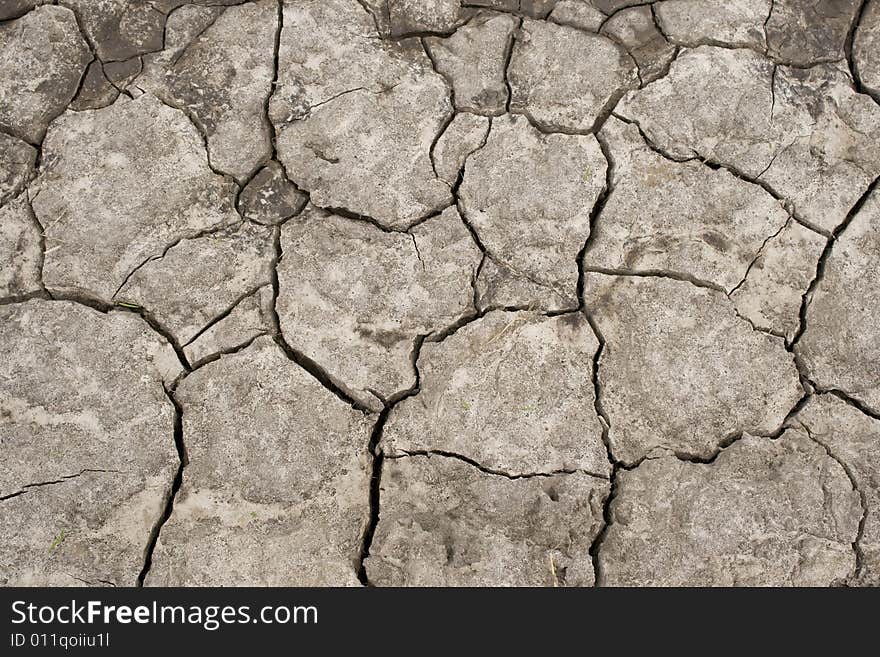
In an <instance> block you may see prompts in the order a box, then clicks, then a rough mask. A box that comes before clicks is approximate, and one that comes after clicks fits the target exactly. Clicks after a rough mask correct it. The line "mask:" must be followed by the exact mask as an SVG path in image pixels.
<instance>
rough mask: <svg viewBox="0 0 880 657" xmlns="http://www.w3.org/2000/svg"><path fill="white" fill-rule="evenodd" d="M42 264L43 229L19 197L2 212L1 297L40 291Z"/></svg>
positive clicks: (0, 228)
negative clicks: (41, 235) (41, 237)
mask: <svg viewBox="0 0 880 657" xmlns="http://www.w3.org/2000/svg"><path fill="white" fill-rule="evenodd" d="M42 264H43V250H42V242H41V239H40V228H39V226H37V224H36V222H35V221H34V218H33V215H32V214H31V209H30V207H29V206H28V203H27V199H25V198H21V197H19V198H17V199H15V200H14V201H11V202H9V203H8V204H7V205H5V206H3V207H2V208H0V297H13V296H21V295H24V294H28V293H29V292H36V291H37V290H39V289H40V288H41V287H42V285H41V282H40V271H41V268H42Z"/></svg>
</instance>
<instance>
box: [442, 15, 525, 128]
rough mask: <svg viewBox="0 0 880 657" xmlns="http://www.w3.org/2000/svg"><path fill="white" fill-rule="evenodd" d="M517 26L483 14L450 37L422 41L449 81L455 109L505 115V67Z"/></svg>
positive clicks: (506, 18) (502, 17) (506, 17)
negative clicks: (452, 90) (452, 91)
mask: <svg viewBox="0 0 880 657" xmlns="http://www.w3.org/2000/svg"><path fill="white" fill-rule="evenodd" d="M516 26H517V20H516V19H515V18H514V17H513V16H511V15H509V14H482V15H480V16H477V17H476V18H474V19H472V20H471V21H470V22H469V23H468V24H467V25H465V26H464V27H461V28H459V29H458V30H457V31H456V32H455V34H453V35H452V36H451V37H449V38H446V39H438V38H428V39H425V43H426V44H427V47H428V48H429V50H430V52H431V57H432V58H433V60H434V63H435V65H436V67H437V71H438V72H439V73H441V74H442V75H444V76H446V77H447V78H449V79H450V80H451V81H452V86H453V89H454V90H455V107H456V109H458V110H463V111H466V112H474V113H477V114H491V115H498V114H503V113H504V111H505V105H506V103H507V83H506V80H505V77H504V75H505V67H506V64H507V53H508V49H509V48H510V47H511V40H512V39H513V31H514V29H516Z"/></svg>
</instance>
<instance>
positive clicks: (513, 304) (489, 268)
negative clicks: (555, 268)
mask: <svg viewBox="0 0 880 657" xmlns="http://www.w3.org/2000/svg"><path fill="white" fill-rule="evenodd" d="M474 294H475V301H476V305H477V310H478V311H480V312H483V311H486V310H496V309H499V308H501V309H507V310H511V309H512V310H522V309H529V310H534V309H535V308H543V309H545V310H565V309H570V308H573V307H574V305H575V303H576V302H575V301H574V300H573V299H572V298H571V296H567V295H563V294H559V293H557V292H555V291H553V290H550V289H548V288H546V287H544V286H543V285H540V284H538V283H535V282H534V281H531V280H529V279H527V278H523V277H522V276H521V275H519V274H517V272H515V271H514V270H512V269H511V268H510V267H508V266H507V265H505V264H503V263H501V262H498V261H497V260H495V259H494V258H492V257H491V256H485V257H484V258H483V263H482V264H481V265H480V271H479V273H478V274H477V280H476V282H475V283H474Z"/></svg>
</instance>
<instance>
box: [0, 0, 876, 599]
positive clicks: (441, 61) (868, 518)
mask: <svg viewBox="0 0 880 657" xmlns="http://www.w3.org/2000/svg"><path fill="white" fill-rule="evenodd" d="M0 267H2V269H0V344H2V345H3V352H4V357H3V359H2V362H0V456H2V458H0V462H2V467H0V506H2V510H3V513H2V515H0V537H2V538H0V583H2V584H7V585H64V586H66V585H77V584H88V585H102V584H104V585H120V586H131V585H147V586H155V585H159V586H163V585H164V586H183V585H353V586H357V585H376V586H382V585H412V586H429V585H491V586H496V585H515V586H519V585H539V586H592V585H598V586H601V585H610V586H614V585H725V586H729V585H773V586H777V585H801V586H804V585H806V586H828V585H847V586H866V585H867V586H871V585H877V584H880V329H878V326H880V0H862V1H860V0H841V1H840V2H827V3H816V2H811V1H808V0H734V1H731V2H725V3H717V2H713V1H712V0H658V1H657V2H639V1H637V0H636V1H633V0H525V1H523V0H519V1H515V0H480V1H477V0H475V1H473V2H464V1H462V0H420V1H417V0H253V1H249V2H241V1H240V0H196V1H189V2H187V1H185V0H152V1H146V0H144V1H142V2H141V1H136V0H58V1H56V2H41V1H34V0H0Z"/></svg>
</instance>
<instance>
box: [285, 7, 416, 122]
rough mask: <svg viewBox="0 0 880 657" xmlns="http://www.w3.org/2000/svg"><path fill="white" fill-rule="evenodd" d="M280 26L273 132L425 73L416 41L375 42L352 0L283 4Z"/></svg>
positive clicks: (372, 26) (372, 31) (371, 25)
mask: <svg viewBox="0 0 880 657" xmlns="http://www.w3.org/2000/svg"><path fill="white" fill-rule="evenodd" d="M283 24H284V29H282V30H281V40H280V43H279V50H278V83H277V85H276V88H275V92H274V94H273V95H272V98H271V99H270V102H269V117H270V118H271V120H272V123H274V124H275V127H276V129H279V130H280V129H281V128H283V127H284V126H285V125H287V124H288V123H290V122H291V121H295V120H297V119H302V118H304V117H306V116H308V115H309V113H310V112H311V111H312V109H313V108H316V107H318V106H319V105H322V104H323V103H326V102H327V101H329V100H331V99H332V98H334V97H336V96H339V95H340V94H344V93H351V92H352V91H353V90H354V89H366V90H370V91H373V92H376V93H378V92H381V91H383V90H385V91H387V90H389V89H390V88H391V87H393V86H394V85H395V84H397V83H398V82H400V80H401V79H402V78H404V77H406V76H407V75H408V74H409V75H415V74H423V73H425V72H426V71H429V70H430V68H431V62H430V60H428V58H427V56H426V55H425V53H424V51H423V49H422V47H421V44H420V43H419V41H418V40H417V39H409V40H403V41H402V42H399V43H398V42H395V41H386V40H384V39H380V38H379V34H378V33H377V32H376V25H375V23H374V22H373V19H372V18H371V16H370V14H369V13H368V12H366V11H364V8H363V7H362V6H361V5H360V4H359V2H358V1H357V0H301V1H299V2H287V3H285V4H284V22H283ZM339 62H345V66H340V65H339ZM411 68H415V69H416V70H415V71H414V72H413V71H410V69H411Z"/></svg>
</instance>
